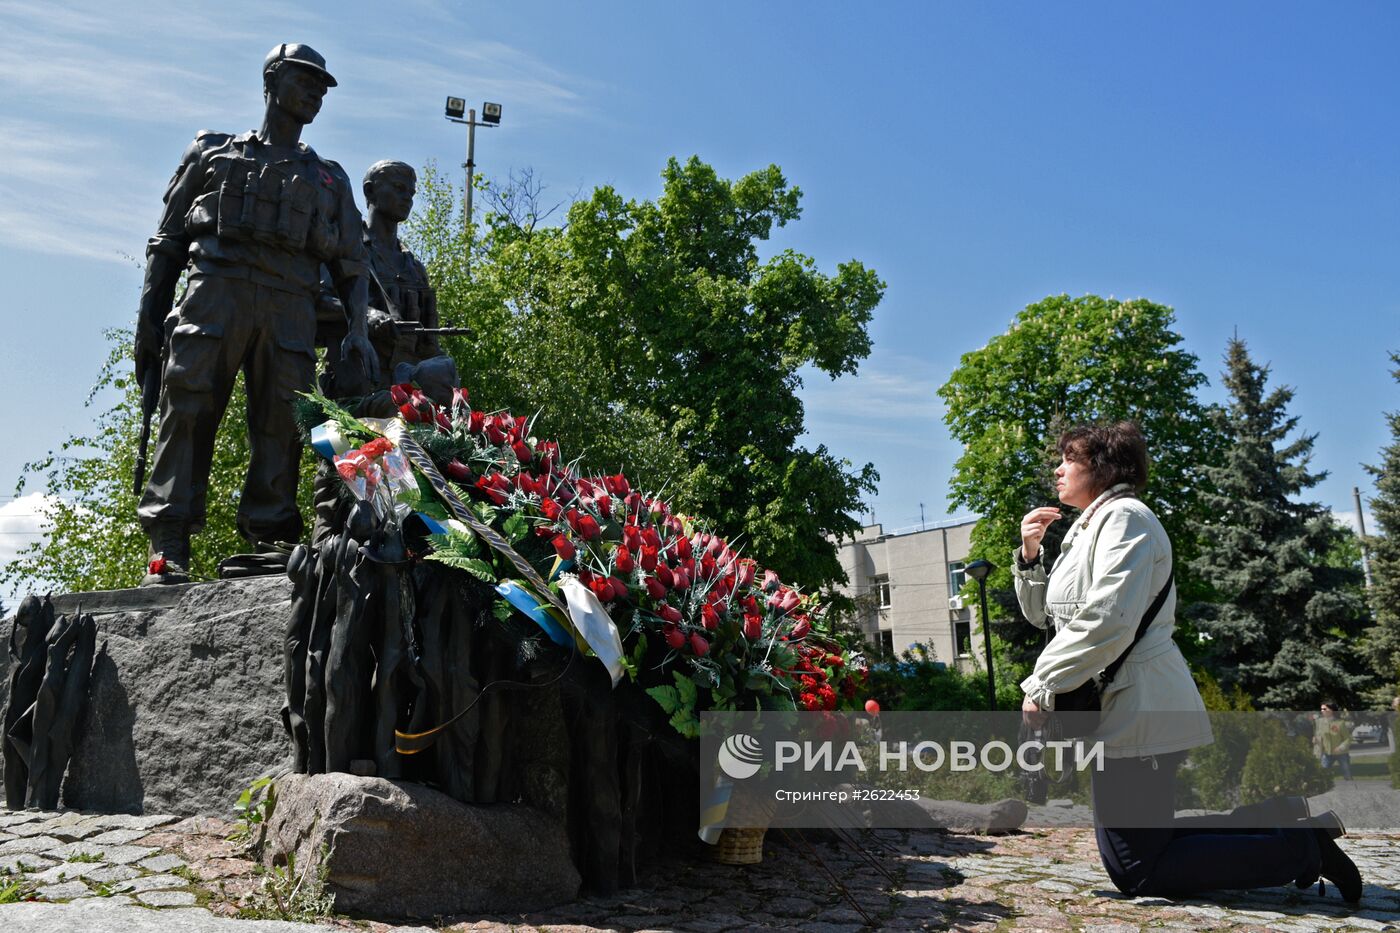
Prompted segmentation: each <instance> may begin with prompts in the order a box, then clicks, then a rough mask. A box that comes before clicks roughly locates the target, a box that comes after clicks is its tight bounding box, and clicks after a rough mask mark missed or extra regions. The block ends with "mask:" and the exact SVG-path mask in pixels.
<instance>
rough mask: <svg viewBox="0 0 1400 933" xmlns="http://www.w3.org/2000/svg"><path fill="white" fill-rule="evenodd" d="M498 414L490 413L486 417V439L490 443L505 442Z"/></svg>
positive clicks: (504, 434)
mask: <svg viewBox="0 0 1400 933" xmlns="http://www.w3.org/2000/svg"><path fill="white" fill-rule="evenodd" d="M498 419H499V416H497V415H492V416H491V417H490V418H487V419H486V439H487V440H488V441H490V442H491V443H492V444H496V445H500V444H504V443H505V442H506V432H504V431H502V430H501V426H500V423H499V420H498Z"/></svg>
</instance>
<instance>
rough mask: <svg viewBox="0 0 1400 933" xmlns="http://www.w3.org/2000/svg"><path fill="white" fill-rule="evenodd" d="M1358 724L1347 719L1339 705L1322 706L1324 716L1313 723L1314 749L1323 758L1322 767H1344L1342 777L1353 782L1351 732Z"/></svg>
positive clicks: (1325, 704) (1328, 703)
mask: <svg viewBox="0 0 1400 933" xmlns="http://www.w3.org/2000/svg"><path fill="white" fill-rule="evenodd" d="M1355 728H1356V724H1355V723H1353V722H1352V721H1351V720H1350V719H1347V718H1346V717H1345V716H1344V715H1342V712H1341V710H1340V709H1338V708H1337V704H1336V703H1333V702H1332V701H1331V700H1328V701H1327V702H1326V703H1323V704H1322V715H1321V716H1318V717H1317V719H1316V720H1315V721H1314V722H1313V748H1315V749H1317V752H1318V754H1319V755H1321V756H1322V767H1324V768H1326V769H1327V770H1328V771H1331V770H1332V766H1333V765H1334V764H1338V765H1341V766H1342V777H1344V778H1345V779H1347V780H1348V781H1350V780H1351V730H1352V729H1355Z"/></svg>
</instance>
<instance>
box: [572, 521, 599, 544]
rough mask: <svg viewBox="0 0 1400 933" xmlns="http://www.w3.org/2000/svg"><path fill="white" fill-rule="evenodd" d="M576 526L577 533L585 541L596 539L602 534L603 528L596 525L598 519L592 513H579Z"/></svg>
mask: <svg viewBox="0 0 1400 933" xmlns="http://www.w3.org/2000/svg"><path fill="white" fill-rule="evenodd" d="M577 527H578V533H579V534H580V535H582V536H583V540H585V541H596V540H598V538H599V537H601V536H602V534H603V530H602V529H601V528H599V527H598V520H597V519H596V518H594V517H593V516H592V515H580V516H579V518H578V526H577Z"/></svg>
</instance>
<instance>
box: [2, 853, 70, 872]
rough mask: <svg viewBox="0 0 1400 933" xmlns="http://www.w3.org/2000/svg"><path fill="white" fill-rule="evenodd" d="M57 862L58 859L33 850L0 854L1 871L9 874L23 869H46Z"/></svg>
mask: <svg viewBox="0 0 1400 933" xmlns="http://www.w3.org/2000/svg"><path fill="white" fill-rule="evenodd" d="M57 864H58V861H57V860H56V859H51V858H49V857H47V856H44V855H36V854H34V853H32V852H22V853H15V854H14V855H0V872H5V873H7V874H14V873H16V872H21V871H22V872H35V871H44V870H46V869H49V868H52V867H53V866H55V865H57Z"/></svg>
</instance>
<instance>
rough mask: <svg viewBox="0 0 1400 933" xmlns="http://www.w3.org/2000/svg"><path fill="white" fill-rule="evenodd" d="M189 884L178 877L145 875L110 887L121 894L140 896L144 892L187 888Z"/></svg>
mask: <svg viewBox="0 0 1400 933" xmlns="http://www.w3.org/2000/svg"><path fill="white" fill-rule="evenodd" d="M189 884H190V883H189V882H188V881H187V880H185V879H184V878H181V877H180V876H179V875H145V876H143V877H140V878H133V879H131V880H130V881H123V882H121V883H120V884H116V885H113V886H112V890H114V891H119V892H121V893H123V894H140V893H142V892H145V891H168V890H170V889H171V888H187V887H189Z"/></svg>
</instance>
